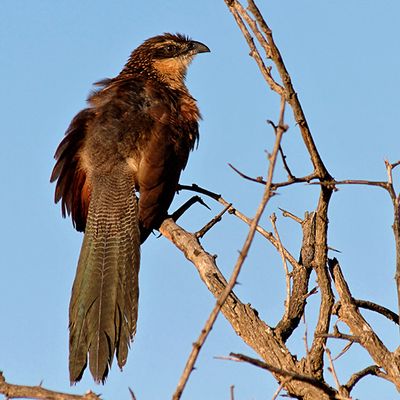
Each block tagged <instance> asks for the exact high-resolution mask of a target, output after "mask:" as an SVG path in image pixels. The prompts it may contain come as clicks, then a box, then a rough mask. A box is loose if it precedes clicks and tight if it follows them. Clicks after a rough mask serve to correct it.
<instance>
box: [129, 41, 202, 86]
mask: <svg viewBox="0 0 400 400" xmlns="http://www.w3.org/2000/svg"><path fill="white" fill-rule="evenodd" d="M209 51H210V49H209V48H208V47H207V46H206V45H205V44H203V43H200V42H197V41H195V40H192V39H190V38H188V37H187V36H184V35H181V34H176V35H173V34H171V33H165V34H164V35H159V36H155V37H152V38H150V39H147V40H146V41H145V42H144V43H143V44H142V45H140V46H139V47H138V48H137V49H136V50H134V51H133V52H132V54H131V56H130V58H129V61H128V63H127V64H126V66H125V68H124V71H126V72H134V73H136V74H137V73H140V74H145V75H146V74H147V75H152V74H155V75H156V76H157V78H158V79H160V80H162V81H163V82H165V83H166V84H168V85H169V86H171V87H173V88H177V87H179V86H181V85H183V82H184V79H185V76H186V71H187V67H188V66H189V64H190V62H191V61H192V60H193V57H194V56H195V55H196V54H199V53H206V52H209ZM124 71H123V72H124Z"/></svg>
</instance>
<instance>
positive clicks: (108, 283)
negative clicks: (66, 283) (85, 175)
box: [69, 170, 140, 383]
mask: <svg viewBox="0 0 400 400" xmlns="http://www.w3.org/2000/svg"><path fill="white" fill-rule="evenodd" d="M91 184H92V193H91V200H90V205H89V212H88V218H87V224H86V230H85V237H84V240H83V243H82V249H81V254H80V257H79V262H78V268H77V273H76V277H75V281H74V285H73V288H72V296H71V302H70V314H69V315H70V325H69V329H70V359H69V368H70V380H71V382H72V383H74V382H77V381H79V380H80V378H81V377H82V374H83V371H84V370H85V368H86V365H87V362H88V355H89V367H90V371H91V373H92V375H93V378H94V379H95V381H97V382H104V380H105V379H106V377H107V374H108V370H109V368H110V366H111V363H112V360H113V358H114V354H115V352H116V354H117V360H118V365H119V367H120V368H122V367H123V366H124V365H125V363H126V358H127V353H128V348H129V344H130V342H131V340H132V339H133V336H134V334H135V332H136V321H137V312H138V296H139V287H138V274H139V261H140V252H139V246H140V234H139V224H138V215H137V214H138V212H137V199H136V196H135V191H134V183H133V180H132V178H131V176H130V175H129V174H127V173H124V172H123V171H122V172H121V170H118V171H113V172H112V173H110V174H108V175H104V174H103V175H102V176H97V177H96V176H95V177H93V178H92V181H91Z"/></svg>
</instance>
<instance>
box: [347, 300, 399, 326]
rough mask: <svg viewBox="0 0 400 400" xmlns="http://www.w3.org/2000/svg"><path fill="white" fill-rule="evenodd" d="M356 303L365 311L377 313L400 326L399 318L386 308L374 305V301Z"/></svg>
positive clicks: (357, 301) (358, 301)
mask: <svg viewBox="0 0 400 400" xmlns="http://www.w3.org/2000/svg"><path fill="white" fill-rule="evenodd" d="M354 302H355V303H356V304H357V306H358V307H360V308H364V309H366V310H370V311H375V312H377V313H379V314H381V315H383V316H384V317H386V318H387V319H389V320H391V321H393V322H394V323H395V324H397V325H399V316H398V315H397V314H396V313H395V312H393V311H392V310H389V309H388V308H386V307H383V306H381V305H379V304H376V303H373V302H372V301H368V300H358V299H354Z"/></svg>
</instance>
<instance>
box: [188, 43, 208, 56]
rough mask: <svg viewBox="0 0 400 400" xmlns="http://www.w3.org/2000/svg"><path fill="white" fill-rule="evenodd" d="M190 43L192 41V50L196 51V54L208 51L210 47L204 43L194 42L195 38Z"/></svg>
mask: <svg viewBox="0 0 400 400" xmlns="http://www.w3.org/2000/svg"><path fill="white" fill-rule="evenodd" d="M192 43H193V50H194V51H195V52H196V54H198V53H209V52H210V49H209V48H208V47H207V46H206V45H205V44H204V43H201V42H196V41H195V40H192Z"/></svg>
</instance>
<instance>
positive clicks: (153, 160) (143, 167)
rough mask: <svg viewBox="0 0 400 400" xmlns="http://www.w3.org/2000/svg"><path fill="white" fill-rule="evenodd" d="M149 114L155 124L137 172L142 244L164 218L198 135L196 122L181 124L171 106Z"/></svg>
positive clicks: (160, 107)
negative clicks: (172, 113) (172, 112)
mask: <svg viewBox="0 0 400 400" xmlns="http://www.w3.org/2000/svg"><path fill="white" fill-rule="evenodd" d="M196 110H197V108H196ZM149 113H150V115H151V116H152V118H153V120H154V121H155V123H154V125H153V127H152V132H151V134H149V135H148V141H147V143H146V147H145V149H144V151H143V152H142V159H141V162H140V166H139V173H138V183H139V190H140V199H139V221H140V231H141V241H142V242H143V241H144V240H146V238H147V236H148V235H149V233H150V232H151V230H152V229H157V228H158V227H159V225H160V224H161V222H162V221H163V219H164V218H165V217H166V216H167V212H168V208H169V206H170V205H171V202H172V200H173V197H174V195H175V193H176V190H177V187H178V182H179V177H180V174H181V172H182V170H183V169H184V168H185V166H186V163H187V160H188V157H189V152H190V150H192V149H193V145H194V142H195V140H196V138H197V135H198V125H197V120H195V119H193V120H191V121H185V123H182V120H181V121H179V120H177V118H176V116H175V117H174V116H172V115H171V108H170V107H167V106H165V105H162V104H160V103H158V104H157V106H156V107H153V108H152V109H151V110H149Z"/></svg>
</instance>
